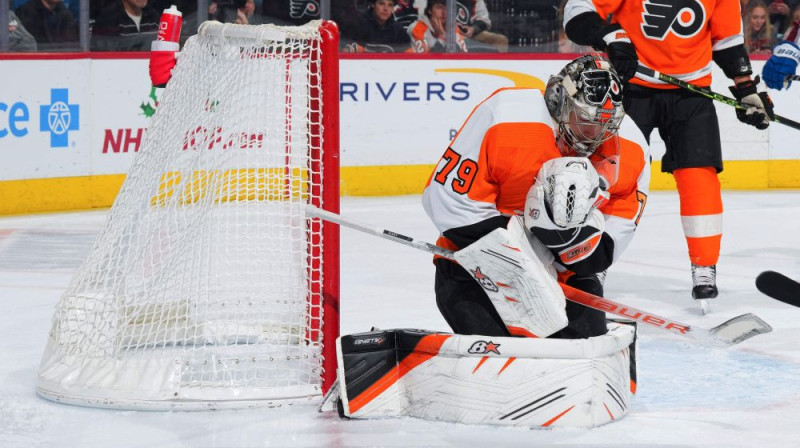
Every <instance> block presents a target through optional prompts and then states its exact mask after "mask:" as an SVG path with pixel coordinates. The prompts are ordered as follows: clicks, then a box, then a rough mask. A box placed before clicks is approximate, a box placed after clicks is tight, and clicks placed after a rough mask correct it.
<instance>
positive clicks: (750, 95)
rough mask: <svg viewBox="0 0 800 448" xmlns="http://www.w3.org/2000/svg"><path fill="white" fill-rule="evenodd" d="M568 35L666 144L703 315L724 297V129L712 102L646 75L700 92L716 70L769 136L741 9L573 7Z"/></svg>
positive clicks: (659, 4)
mask: <svg viewBox="0 0 800 448" xmlns="http://www.w3.org/2000/svg"><path fill="white" fill-rule="evenodd" d="M564 29H565V31H566V33H567V36H568V37H569V38H570V39H571V40H572V41H574V42H575V43H577V44H581V45H591V46H593V47H594V48H596V49H598V50H604V51H606V52H607V53H608V56H609V59H610V60H611V63H612V64H613V65H614V67H615V68H616V70H617V72H618V73H619V74H620V76H621V77H622V78H623V81H624V82H627V81H630V84H628V85H626V86H625V89H624V95H623V104H624V107H625V112H626V113H627V115H628V116H630V117H631V118H633V121H635V122H636V124H637V125H638V126H639V128H640V129H641V130H642V132H643V133H644V135H645V137H647V139H648V142H649V139H650V134H651V133H652V131H653V129H654V128H657V129H658V131H659V135H660V136H661V138H662V139H663V140H664V142H665V143H666V148H667V149H666V154H665V155H664V157H663V159H662V166H661V169H662V171H664V172H668V173H672V175H673V176H674V178H675V182H676V184H677V187H678V193H679V194H680V202H681V222H682V224H683V231H684V235H685V236H686V241H687V243H688V248H689V259H690V261H691V268H692V282H693V286H692V297H693V298H694V299H696V300H699V301H700V305H701V308H702V310H703V312H706V311H707V310H708V302H707V299H713V298H715V297H716V296H717V294H718V292H717V285H716V264H717V261H718V259H719V253H720V242H721V239H722V195H721V193H720V184H719V179H718V177H717V175H718V173H719V172H721V171H722V150H721V147H720V134H719V124H718V122H717V115H716V111H715V109H714V106H713V104H712V100H711V99H709V98H706V97H702V96H699V95H696V94H694V93H691V92H688V91H686V90H683V89H679V88H677V87H674V86H672V85H670V84H665V83H664V82H662V81H659V80H657V79H653V78H649V77H647V76H644V75H642V74H637V73H636V70H637V67H638V65H639V64H641V65H644V66H646V67H649V68H651V69H653V70H655V71H658V72H661V73H665V74H669V75H672V76H675V77H676V78H678V79H681V80H683V81H686V82H690V83H692V84H696V85H698V86H703V87H707V86H709V85H710V84H711V62H712V60H713V61H714V62H716V64H717V65H718V66H719V67H720V68H721V69H722V71H723V72H724V73H725V75H726V76H727V77H728V78H731V79H732V80H733V82H734V86H732V87H731V91H732V92H733V94H734V96H735V97H736V99H738V100H739V101H741V103H742V104H744V105H746V106H749V107H748V108H747V109H746V110H740V109H736V115H737V118H738V119H739V120H740V121H742V122H744V123H746V124H749V125H752V126H755V127H756V128H758V129H766V128H767V126H769V118H771V117H772V116H773V113H772V102H771V100H770V98H769V96H768V95H767V93H766V92H761V93H759V92H758V91H757V84H758V82H759V80H758V77H756V78H755V79H751V78H750V75H751V74H752V68H751V66H750V59H749V57H748V55H747V52H746V50H745V47H744V38H743V36H742V20H741V12H740V6H739V0H568V2H567V4H566V6H565V10H564Z"/></svg>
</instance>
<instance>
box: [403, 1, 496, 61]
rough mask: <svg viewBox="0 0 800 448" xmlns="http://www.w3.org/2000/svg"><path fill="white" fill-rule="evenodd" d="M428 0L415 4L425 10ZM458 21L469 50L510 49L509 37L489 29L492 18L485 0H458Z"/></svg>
mask: <svg viewBox="0 0 800 448" xmlns="http://www.w3.org/2000/svg"><path fill="white" fill-rule="evenodd" d="M427 3H428V2H427V0H416V2H415V3H414V5H415V6H416V7H417V8H420V9H422V10H425V8H426V7H427V6H428V5H427ZM456 12H457V16H456V23H457V25H458V28H459V31H461V34H462V35H463V36H464V39H465V40H466V43H467V48H468V49H469V51H471V52H472V51H486V49H487V48H488V49H489V51H500V52H503V53H505V52H507V51H508V37H506V36H504V35H502V34H499V33H493V32H491V31H489V30H490V29H491V27H492V20H491V19H490V18H489V10H488V8H487V7H486V2H485V1H484V0H456Z"/></svg>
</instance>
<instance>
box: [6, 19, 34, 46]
mask: <svg viewBox="0 0 800 448" xmlns="http://www.w3.org/2000/svg"><path fill="white" fill-rule="evenodd" d="M8 50H9V51H36V39H35V38H34V37H33V35H32V34H31V33H29V32H28V30H26V29H25V27H24V26H22V23H21V22H20V21H19V18H18V17H17V15H16V14H14V11H8Z"/></svg>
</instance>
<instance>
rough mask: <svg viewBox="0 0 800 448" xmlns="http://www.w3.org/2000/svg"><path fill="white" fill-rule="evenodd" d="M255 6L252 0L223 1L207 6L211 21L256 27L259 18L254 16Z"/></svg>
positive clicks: (259, 21)
mask: <svg viewBox="0 0 800 448" xmlns="http://www.w3.org/2000/svg"><path fill="white" fill-rule="evenodd" d="M255 12H256V4H255V2H254V1H253V0H224V1H220V2H212V3H210V4H209V5H208V16H209V18H210V19H211V20H218V21H220V22H223V23H236V24H239V25H258V24H259V23H261V18H260V17H256V16H255Z"/></svg>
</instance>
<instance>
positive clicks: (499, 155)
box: [337, 55, 650, 427]
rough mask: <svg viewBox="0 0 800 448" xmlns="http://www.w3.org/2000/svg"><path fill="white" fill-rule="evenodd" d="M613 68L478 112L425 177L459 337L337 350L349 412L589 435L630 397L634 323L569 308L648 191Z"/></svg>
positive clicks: (359, 343)
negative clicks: (572, 291)
mask: <svg viewBox="0 0 800 448" xmlns="http://www.w3.org/2000/svg"><path fill="white" fill-rule="evenodd" d="M621 95H622V84H621V83H620V80H619V78H618V76H617V74H616V73H615V71H614V69H613V68H612V66H611V65H610V63H609V62H608V60H607V59H605V58H604V57H603V56H600V55H587V56H582V57H580V58H578V59H575V60H574V61H571V62H570V63H568V64H567V65H566V66H565V67H564V68H563V69H562V70H561V71H560V72H559V73H558V74H557V75H555V76H552V77H551V78H550V80H549V81H548V83H547V87H546V90H545V92H544V94H542V92H541V91H540V90H537V89H527V88H509V89H501V90H498V91H496V92H494V93H493V94H492V95H491V96H489V97H488V98H487V99H485V100H484V101H483V102H481V103H480V104H479V105H478V106H477V107H476V108H475V109H474V110H473V111H472V113H471V114H470V116H469V118H468V119H467V121H466V122H465V123H464V124H463V125H462V127H461V129H460V130H459V132H458V134H457V135H456V137H455V138H454V139H453V141H452V142H451V144H450V146H449V147H448V148H447V149H446V150H445V153H444V155H443V156H442V158H441V159H440V161H439V163H438V164H437V166H436V168H435V169H434V172H433V173H432V174H431V177H430V179H429V180H428V184H427V186H426V188H425V191H424V194H423V205H424V208H425V211H426V212H427V213H428V215H429V216H430V218H431V219H432V221H433V222H434V224H435V225H436V227H437V228H438V230H439V231H440V232H441V236H440V238H439V240H438V242H437V244H438V245H440V246H442V247H445V248H448V249H452V250H453V251H455V252H454V256H453V258H452V259H447V258H442V257H437V258H436V259H435V260H434V264H435V267H436V277H435V294H436V301H437V305H438V308H439V310H440V312H441V313H442V315H443V317H444V318H445V320H446V321H447V323H448V325H449V326H450V327H451V329H452V330H453V332H454V334H449V333H438V332H426V331H418V330H388V331H376V332H370V333H363V334H356V335H349V336H343V337H341V338H340V340H339V343H338V346H337V355H338V380H339V387H340V391H339V394H340V396H341V400H340V402H339V410H340V414H341V415H343V416H346V417H350V418H375V417H389V416H413V417H419V418H423V419H429V420H443V421H451V422H460V423H468V424H496V425H516V426H525V427H550V426H567V427H593V426H597V425H600V424H604V423H608V422H610V421H613V420H616V419H619V418H620V417H622V416H624V415H625V414H626V413H627V412H628V409H629V406H630V400H631V397H632V395H633V394H634V393H635V389H636V374H635V372H636V365H635V355H634V354H635V344H636V328H635V326H634V325H632V324H630V323H624V322H609V321H607V320H606V316H605V314H604V313H603V312H601V311H597V310H594V309H590V308H587V307H584V306H582V305H579V304H576V303H572V302H567V301H566V300H565V297H564V294H563V292H562V290H561V288H560V287H559V284H558V282H559V281H560V282H563V283H566V284H567V285H569V286H572V287H574V288H577V289H580V290H582V291H586V292H589V293H592V294H595V295H598V296H602V294H603V281H604V278H605V272H606V271H607V270H608V268H609V266H611V265H612V263H613V262H614V261H616V260H617V259H618V258H619V256H620V254H621V253H622V251H623V250H624V249H625V248H626V247H627V245H628V243H629V242H630V240H631V238H632V237H633V235H634V231H635V229H636V226H637V224H638V221H639V217H640V216H641V214H642V212H643V210H644V206H645V201H646V198H647V193H648V185H649V175H650V174H649V173H650V170H649V155H648V151H649V150H648V146H647V143H646V141H645V139H644V137H643V136H642V134H641V133H640V132H639V130H638V128H637V127H636V125H635V124H634V123H633V122H632V121H631V120H630V119H629V118H625V115H624V112H623V109H622V105H621Z"/></svg>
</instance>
